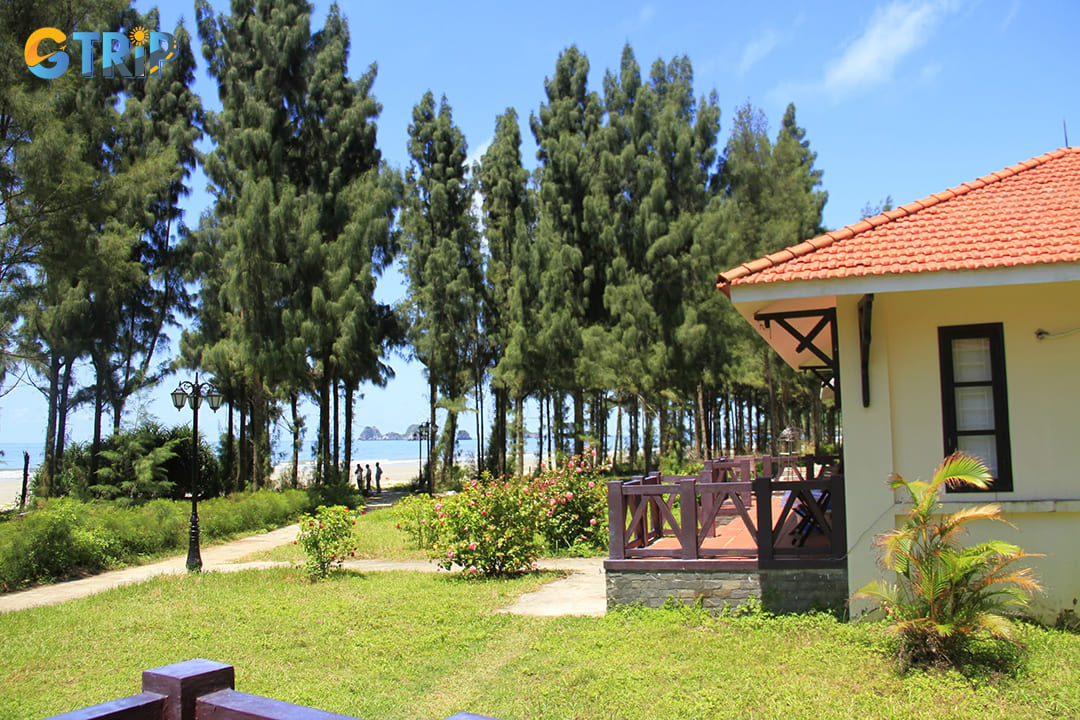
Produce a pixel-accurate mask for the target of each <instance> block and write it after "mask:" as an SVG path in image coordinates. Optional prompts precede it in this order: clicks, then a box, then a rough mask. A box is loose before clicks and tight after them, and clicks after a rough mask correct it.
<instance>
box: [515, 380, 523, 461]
mask: <svg viewBox="0 0 1080 720" xmlns="http://www.w3.org/2000/svg"><path fill="white" fill-rule="evenodd" d="M514 416H515V417H514V454H515V456H516V457H515V463H514V465H515V469H516V470H517V475H518V477H521V476H522V475H524V474H525V401H524V399H523V398H522V397H521V396H520V395H518V397H517V398H516V399H515V401H514Z"/></svg>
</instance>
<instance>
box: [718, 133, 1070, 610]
mask: <svg viewBox="0 0 1080 720" xmlns="http://www.w3.org/2000/svg"><path fill="white" fill-rule="evenodd" d="M717 284H718V287H719V288H720V290H722V291H723V292H724V293H725V294H727V295H728V297H730V298H731V301H732V302H733V303H734V305H735V307H736V308H737V309H738V311H739V312H740V313H741V314H742V315H743V317H745V318H746V320H747V321H748V322H750V323H751V324H752V325H753V326H754V327H755V328H756V329H757V331H758V332H759V333H760V334H761V335H762V336H763V337H764V338H765V339H766V340H767V341H768V342H769V344H770V345H772V347H773V348H775V349H776V351H777V352H778V353H779V355H780V356H781V357H782V358H783V359H784V360H785V361H786V362H788V363H789V364H790V365H792V366H793V367H795V368H799V369H808V370H812V371H814V372H816V373H817V374H818V375H819V377H821V378H822V380H823V383H824V384H825V385H827V386H828V387H826V388H824V390H825V391H828V392H835V393H836V395H837V398H838V400H839V399H841V398H842V408H843V410H842V414H843V420H842V428H843V470H844V478H845V490H844V492H845V501H846V507H847V512H846V542H847V582H848V593H849V594H850V593H851V592H854V591H855V590H856V589H857V588H859V587H861V586H862V585H863V584H865V583H866V582H868V581H869V580H871V579H873V578H876V577H879V576H880V572H881V571H880V570H879V568H878V567H877V563H876V559H877V555H876V553H875V550H874V548H873V545H872V543H873V539H874V536H875V535H877V534H878V533H881V532H884V531H887V530H889V529H892V528H894V527H896V525H897V523H898V522H900V521H901V518H902V512H903V504H904V501H905V499H906V498H905V497H902V496H901V494H900V493H899V492H897V493H895V494H894V493H893V491H891V490H889V489H888V487H887V485H886V481H887V479H888V477H889V475H890V473H893V472H896V473H899V474H901V475H903V476H904V477H906V478H908V479H914V478H919V477H921V478H924V479H929V476H930V474H931V472H932V471H933V469H934V467H935V466H936V465H937V464H938V463H939V462H940V461H941V459H942V458H943V457H944V456H946V455H948V454H950V453H952V452H953V451H955V450H957V449H960V450H964V451H966V452H968V453H971V454H974V455H978V456H981V457H983V458H984V459H986V461H987V462H988V464H989V466H990V467H991V469H992V471H993V474H994V477H995V482H994V484H993V486H992V487H991V489H990V490H989V491H987V492H971V491H962V490H961V491H950V492H948V493H947V494H946V495H945V497H944V503H945V507H946V509H947V510H954V509H957V508H959V507H961V506H964V505H970V504H978V503H984V502H997V503H1000V504H1001V506H1002V508H1003V510H1004V514H1005V517H1006V518H1007V519H1008V520H1009V521H1010V522H1011V523H1013V524H1014V525H1015V528H1013V527H1009V526H1007V525H1004V524H989V523H983V524H982V527H981V528H980V527H979V524H978V523H976V524H975V526H973V527H972V530H973V534H972V536H971V539H972V540H979V539H986V538H989V537H995V538H999V539H1003V540H1008V541H1011V542H1015V543H1017V544H1019V545H1020V546H1021V547H1023V548H1024V549H1025V550H1027V551H1028V552H1032V553H1041V554H1043V555H1045V557H1043V558H1040V559H1038V560H1036V561H1033V562H1032V564H1033V565H1034V566H1035V568H1036V571H1037V572H1038V574H1039V576H1040V578H1041V580H1042V582H1043V584H1044V585H1045V586H1046V592H1045V594H1044V595H1042V596H1041V597H1038V598H1036V600H1035V601H1034V603H1033V605H1032V610H1033V611H1034V612H1035V614H1037V615H1038V616H1040V617H1041V618H1042V619H1044V620H1053V619H1054V618H1055V617H1056V616H1058V614H1059V613H1060V612H1062V611H1065V610H1072V609H1073V608H1074V607H1076V603H1077V599H1078V598H1080V560H1078V559H1077V556H1076V554H1075V549H1074V547H1073V543H1074V541H1075V539H1076V538H1077V537H1080V464H1078V462H1077V459H1076V458H1074V457H1073V456H1072V452H1071V449H1070V448H1071V447H1072V445H1071V443H1072V442H1073V441H1074V438H1075V429H1076V427H1077V426H1078V425H1080V148H1064V149H1059V150H1056V151H1054V152H1051V153H1047V154H1045V155H1041V156H1039V157H1036V158H1033V159H1031V160H1028V161H1026V162H1022V163H1020V164H1018V165H1014V166H1012V167H1009V168H1006V169H1005V170H1002V171H1000V172H996V173H993V174H991V175H987V176H985V177H982V178H979V179H977V180H974V181H972V182H968V183H964V184H963V185H960V186H959V187H955V188H952V189H951V190H946V191H944V192H940V193H936V194H934V195H931V196H930V197H927V198H925V199H923V200H919V201H916V202H913V203H911V204H908V205H904V206H902V207H899V208H896V209H895V210H889V211H887V212H884V213H882V214H880V215H877V216H876V217H871V218H868V219H865V220H862V221H860V222H858V223H856V224H854V225H849V226H847V227H845V228H843V229H841V230H837V231H834V232H829V233H826V234H824V235H822V236H820V237H816V238H813V239H811V240H807V241H805V242H802V243H800V244H798V245H795V246H793V247H790V248H787V249H785V250H782V251H780V252H777V253H773V254H771V255H767V256H765V257H763V258H760V259H758V260H754V261H752V262H747V263H745V264H743V265H740V266H738V267H736V268H733V269H731V270H728V271H727V272H724V273H721V274H720V276H719V278H718V282H717ZM979 533H982V535H980V534H979Z"/></svg>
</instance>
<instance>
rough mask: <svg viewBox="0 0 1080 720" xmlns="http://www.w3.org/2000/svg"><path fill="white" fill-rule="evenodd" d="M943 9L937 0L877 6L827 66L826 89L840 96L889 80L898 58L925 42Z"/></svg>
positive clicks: (898, 60)
mask: <svg viewBox="0 0 1080 720" xmlns="http://www.w3.org/2000/svg"><path fill="white" fill-rule="evenodd" d="M944 9H945V7H944V5H943V4H942V3H938V2H902V1H900V0H897V1H895V2H893V3H892V4H890V5H889V6H888V7H886V8H884V9H883V10H878V11H877V12H876V13H874V17H873V19H872V20H871V21H870V25H869V27H867V28H866V30H865V31H864V32H863V34H862V35H860V36H859V37H858V38H857V39H856V40H855V41H854V42H853V43H852V44H851V45H850V46H849V47H848V48H847V50H846V51H845V52H844V54H843V55H842V56H841V57H840V58H839V59H837V60H836V61H835V62H833V63H831V64H829V65H828V66H827V67H826V69H825V89H826V91H828V92H829V93H830V94H832V95H834V96H843V95H847V94H849V93H851V92H854V91H857V90H861V89H863V88H866V87H869V86H872V85H876V84H878V83H882V82H886V81H887V80H889V79H890V78H891V77H892V74H893V71H894V70H895V69H896V66H897V65H898V64H899V63H900V61H901V60H903V59H904V58H905V57H906V56H908V55H909V54H911V53H912V52H913V51H914V50H916V49H917V48H918V47H919V46H921V45H922V44H923V43H925V42H926V40H927V37H928V36H929V34H930V31H931V30H932V29H933V27H934V25H935V24H936V23H937V22H938V20H939V19H940V17H941V15H942V11H943V10H944Z"/></svg>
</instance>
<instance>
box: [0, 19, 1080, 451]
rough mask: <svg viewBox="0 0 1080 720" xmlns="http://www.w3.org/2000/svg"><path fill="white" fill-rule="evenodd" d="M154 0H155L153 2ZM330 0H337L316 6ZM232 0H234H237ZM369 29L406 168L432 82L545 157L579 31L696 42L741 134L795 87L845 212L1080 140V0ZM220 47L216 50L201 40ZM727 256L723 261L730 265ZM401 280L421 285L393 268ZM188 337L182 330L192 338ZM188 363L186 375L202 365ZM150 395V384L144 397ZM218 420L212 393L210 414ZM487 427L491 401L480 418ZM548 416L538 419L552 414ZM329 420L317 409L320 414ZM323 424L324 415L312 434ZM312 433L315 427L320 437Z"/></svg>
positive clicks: (389, 121)
mask: <svg viewBox="0 0 1080 720" xmlns="http://www.w3.org/2000/svg"><path fill="white" fill-rule="evenodd" d="M135 4H136V6H137V7H139V8H140V9H142V10H147V9H149V8H150V7H152V6H153V4H154V3H149V2H142V1H141V0H140V1H138V2H136V3H135ZM328 6H329V5H328V3H326V2H322V1H320V2H317V3H316V4H315V12H314V14H313V16H312V26H313V27H318V26H321V25H322V23H323V20H324V19H325V16H326V11H327V8H328ZM215 7H217V8H219V9H220V10H221V11H225V12H227V11H228V6H227V3H222V2H217V3H215ZM341 7H342V10H343V13H344V14H345V16H346V17H347V19H348V21H349V27H350V30H351V33H352V50H351V56H350V74H351V75H352V76H354V77H355V76H358V75H359V74H360V73H362V72H363V71H364V70H365V69H366V68H367V66H368V65H369V64H370V63H372V62H377V63H378V66H379V72H378V77H377V79H376V81H375V85H374V93H375V95H376V97H377V98H378V99H379V101H380V102H381V103H382V105H383V112H382V116H381V117H380V119H379V121H378V126H379V131H378V144H379V147H380V148H381V150H382V152H383V156H384V157H385V158H386V159H387V160H388V161H389V162H390V164H391V165H393V166H396V167H398V168H404V167H405V166H406V164H407V160H408V156H407V151H406V141H407V128H408V123H409V120H410V117H411V112H412V108H413V106H414V105H415V104H416V103H417V102H418V101H419V100H420V98H421V96H422V95H423V93H424V92H426V91H427V90H432V91H433V92H434V93H435V94H436V96H438V95H440V94H445V95H446V97H447V99H448V100H449V102H450V104H451V106H452V107H453V111H454V119H455V122H456V123H457V124H458V125H459V126H460V127H461V129H462V131H463V132H464V133H465V137H466V139H467V141H468V144H469V150H470V154H471V155H472V156H473V157H474V158H478V157H479V156H480V154H481V153H482V152H483V150H484V148H485V147H486V146H487V143H488V142H490V139H491V137H492V134H493V129H494V123H495V116H496V115H498V114H500V113H502V112H503V111H504V110H505V109H506V108H507V107H511V106H512V107H514V108H516V109H517V112H518V116H519V119H520V120H521V122H522V134H523V137H524V139H525V143H524V147H523V152H524V155H525V161H526V163H527V164H528V165H530V166H533V165H535V162H536V161H535V146H534V145H533V143H532V138H531V134H530V132H529V130H528V118H529V115H530V114H531V113H533V112H535V111H536V110H537V109H538V107H539V105H540V103H541V102H542V101H543V99H544V93H543V82H544V79H545V77H547V76H549V75H551V74H552V72H553V71H554V68H555V61H556V59H557V57H558V54H559V52H560V51H561V50H563V49H564V48H566V47H569V46H570V45H574V44H576V45H577V46H578V47H579V48H580V49H581V50H582V51H583V52H584V53H585V54H586V55H587V56H588V58H589V61H590V65H591V72H590V87H591V88H592V89H594V90H597V91H600V90H601V89H602V85H601V83H602V79H603V75H604V72H605V70H608V69H611V70H616V69H617V68H618V63H619V57H620V54H621V52H622V48H623V45H624V44H626V43H630V44H631V45H632V47H633V48H634V51H635V54H636V57H637V60H638V63H639V64H640V65H642V66H643V69H645V71H646V72H647V68H648V67H649V65H651V63H652V62H653V61H654V60H656V59H657V58H663V59H665V60H670V59H671V58H672V57H675V56H680V55H687V56H688V57H689V58H690V60H691V62H692V64H693V67H694V73H695V75H694V77H695V90H696V93H697V94H698V95H703V94H706V93H708V92H710V91H712V90H716V92H717V93H718V95H719V99H720V106H721V110H722V116H721V125H722V127H721V145H722V144H723V142H724V141H725V140H726V138H727V135H728V132H729V129H730V128H729V124H728V123H729V120H730V118H732V117H733V116H734V114H735V111H736V109H737V108H738V107H739V106H740V105H742V104H743V103H745V102H747V101H749V102H751V103H752V104H753V105H755V106H757V107H760V108H761V109H762V110H764V112H765V113H766V115H767V117H768V118H769V121H770V125H771V130H770V134H771V135H775V131H776V126H777V124H778V123H779V121H780V118H781V117H782V115H783V112H784V108H785V107H786V106H787V104H788V103H789V102H794V103H795V106H796V109H797V119H798V122H799V124H800V125H801V126H802V127H804V128H805V129H806V131H807V135H806V138H807V139H808V140H809V141H810V145H811V148H812V149H813V150H814V151H816V152H817V162H816V167H817V168H819V169H821V170H823V171H824V178H823V181H824V189H825V190H827V191H828V192H829V201H828V204H827V205H826V206H825V224H826V226H827V227H829V228H838V227H842V226H843V225H846V224H849V223H852V222H855V221H857V220H858V219H859V213H860V210H861V209H862V208H863V207H864V206H865V205H866V204H867V203H873V204H876V203H878V202H880V201H881V200H882V199H884V198H885V197H886V196H887V195H891V196H892V198H893V200H894V201H895V203H897V204H903V203H907V202H910V201H912V200H916V199H919V198H922V197H925V196H926V195H929V194H931V193H934V192H938V191H940V190H944V189H946V188H949V187H952V186H954V185H958V184H960V183H962V182H966V181H968V180H972V179H974V178H976V177H979V176H981V175H986V174H988V173H991V172H994V171H996V170H1000V169H1001V168H1004V167H1007V166H1009V165H1012V164H1015V163H1017V162H1020V161H1023V160H1026V159H1028V158H1031V157H1034V156H1036V155H1040V154H1042V153H1044V152H1048V151H1050V150H1053V149H1055V148H1058V147H1062V146H1063V145H1064V144H1065V139H1064V132H1063V122H1064V123H1067V124H1068V126H1069V132H1070V133H1071V134H1072V144H1076V143H1077V142H1078V141H1080V92H1078V90H1080V52H1078V50H1077V41H1076V34H1075V29H1076V27H1077V26H1078V24H1080V4H1078V3H1075V2H1068V1H1062V2H1039V1H1029V2H1020V0H997V1H993V0H981V1H980V0H955V1H952V0H947V1H946V0H942V1H936V0H931V1H919V0H915V1H912V2H899V1H898V2H863V1H855V2H824V3H803V2H791V1H786V2H768V3H736V2H697V3H693V2H666V3H662V4H661V3H658V2H640V3H633V2H582V1H581V0H578V2H549V3H529V4H527V5H526V4H524V3H516V2H507V1H505V0H504V1H503V2H467V3H466V2H463V3H448V2H444V1H442V2H412V3H378V2H343V3H341ZM194 15H195V13H194V5H193V3H187V2H184V3H176V4H169V6H168V7H164V6H163V7H162V19H163V22H162V29H163V30H165V31H169V30H171V29H172V27H173V26H174V25H175V22H176V21H177V20H178V19H179V18H181V17H183V19H184V21H185V24H186V25H187V27H188V29H189V31H191V32H192V34H193V35H196V38H195V42H198V39H197V32H196V28H195V26H194ZM196 56H197V57H198V58H199V60H200V63H201V53H200V52H199V51H198V49H196ZM197 90H198V91H199V92H200V94H201V95H202V97H203V102H204V105H205V106H206V107H208V108H210V109H214V108H216V107H217V91H216V86H215V85H214V83H213V82H212V81H211V80H210V79H209V78H208V77H207V76H206V74H205V70H204V64H202V63H201V64H200V69H199V71H198V76H197ZM193 185H194V188H195V192H193V194H192V196H191V197H190V198H189V199H188V200H187V204H186V208H187V215H188V218H187V221H188V222H189V223H190V224H192V225H194V224H196V223H197V218H198V215H199V214H200V213H201V212H202V211H203V210H204V209H205V208H206V207H207V205H208V196H207V195H206V194H205V192H203V191H202V188H203V186H204V185H205V178H203V177H202V176H201V175H198V176H196V178H195V179H194V181H193ZM724 269H726V268H717V270H718V271H720V270H724ZM379 293H380V295H381V297H382V298H383V299H384V300H387V301H395V300H397V299H399V298H400V297H401V295H402V293H403V288H402V286H401V283H400V280H399V278H398V277H397V276H396V274H391V275H389V276H387V277H386V278H384V279H383V280H382V281H381V283H380V289H379ZM175 347H176V342H175V340H174V342H173V343H172V346H171V349H173V350H175ZM391 364H392V365H393V366H394V367H395V369H396V370H397V377H396V378H395V379H394V380H392V381H391V382H390V384H389V386H388V387H387V388H385V389H378V388H370V387H369V388H365V389H363V392H364V393H365V397H364V398H363V399H362V400H359V401H358V402H357V405H356V409H357V410H356V417H357V422H358V423H359V425H360V426H361V427H362V426H364V425H369V424H371V425H377V426H379V427H380V428H382V429H383V430H384V431H389V430H398V431H400V430H403V429H404V428H405V427H406V426H407V425H409V424H410V423H413V422H416V421H418V420H420V419H422V418H423V417H424V415H425V413H426V411H425V408H426V405H427V398H426V392H427V391H426V383H425V382H424V381H423V379H422V375H421V372H420V368H419V367H418V366H417V365H416V364H414V363H409V362H407V361H406V360H405V359H404V358H401V357H397V356H395V357H394V358H393V359H392V361H391ZM185 377H186V376H185ZM175 384H176V379H175V378H174V379H172V380H169V381H167V382H166V383H164V384H163V385H162V387H161V388H159V389H158V390H156V391H153V392H151V393H148V395H147V397H146V398H145V399H144V405H145V408H146V410H147V411H148V412H149V413H150V414H151V415H153V416H155V417H157V418H158V419H160V420H161V421H163V422H166V423H173V422H180V421H184V422H190V413H188V412H186V413H183V414H182V415H181V414H180V413H177V412H176V411H175V410H174V409H173V407H172V405H171V403H170V402H169V401H168V393H169V391H170V390H172V388H173V387H175ZM137 405H138V403H137V402H132V404H131V409H132V411H134V410H135V408H136V406H137ZM215 422H217V423H219V424H221V425H222V426H223V424H224V418H223V417H220V416H219V417H217V418H213V419H212V416H210V415H207V414H206V413H204V415H203V416H202V423H201V426H202V428H203V429H204V430H205V431H206V432H207V433H208V434H212V433H213V425H214V423H215ZM464 422H465V423H466V426H467V427H470V428H471V427H472V424H473V421H472V419H471V418H466V419H465V421H464ZM533 424H535V421H534V422H533ZM44 427H45V408H44V402H43V401H42V400H41V398H40V395H39V394H38V393H37V391H35V390H33V389H28V388H17V389H15V390H14V391H12V392H11V393H10V394H8V395H7V396H6V397H3V398H2V399H0V441H3V442H20V443H22V442H25V443H37V442H41V441H42V440H43V438H44ZM69 427H70V428H71V433H72V436H73V439H75V440H85V439H87V438H88V437H89V435H90V417H89V413H88V412H86V411H85V410H84V411H80V412H78V413H77V414H76V415H75V416H74V417H73V418H72V420H71V421H70V422H69ZM311 427H314V423H313V422H309V428H311ZM311 432H312V431H310V430H309V435H310V434H311ZM308 444H310V437H308V438H307V439H306V440H305V445H308Z"/></svg>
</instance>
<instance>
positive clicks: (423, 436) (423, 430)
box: [416, 420, 431, 489]
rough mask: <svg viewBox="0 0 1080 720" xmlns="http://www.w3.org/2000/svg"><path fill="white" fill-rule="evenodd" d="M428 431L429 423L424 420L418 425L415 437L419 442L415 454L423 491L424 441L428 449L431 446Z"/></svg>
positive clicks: (429, 428)
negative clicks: (416, 454)
mask: <svg viewBox="0 0 1080 720" xmlns="http://www.w3.org/2000/svg"><path fill="white" fill-rule="evenodd" d="M430 430H431V423H429V422H427V421H426V420H425V421H424V422H422V423H420V426H419V427H418V428H417V430H416V437H417V439H418V440H420V443H419V448H418V450H417V452H418V457H417V460H418V461H419V463H420V488H421V489H423V487H424V441H425V440H427V441H428V447H430V446H431V441H430V438H431V434H430Z"/></svg>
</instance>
